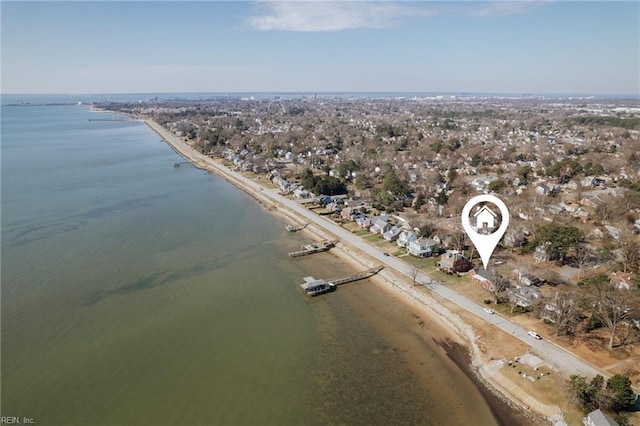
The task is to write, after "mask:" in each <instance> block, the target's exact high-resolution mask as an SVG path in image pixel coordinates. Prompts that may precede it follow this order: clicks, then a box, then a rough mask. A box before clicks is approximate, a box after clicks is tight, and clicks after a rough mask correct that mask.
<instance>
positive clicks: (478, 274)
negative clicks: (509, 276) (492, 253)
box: [469, 268, 501, 292]
mask: <svg viewBox="0 0 640 426" xmlns="http://www.w3.org/2000/svg"><path fill="white" fill-rule="evenodd" d="M469 276H470V277H471V279H472V280H473V281H475V282H477V283H478V284H480V285H481V286H482V288H483V289H484V290H486V291H488V292H493V291H495V290H496V284H495V283H496V282H497V280H499V279H501V278H500V277H499V276H498V274H497V273H496V271H494V270H493V269H487V270H484V269H483V268H475V269H472V270H471V272H470V273H469Z"/></svg>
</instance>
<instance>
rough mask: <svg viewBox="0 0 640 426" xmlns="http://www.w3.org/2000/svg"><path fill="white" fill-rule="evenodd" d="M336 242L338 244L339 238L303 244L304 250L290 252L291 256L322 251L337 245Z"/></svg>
mask: <svg viewBox="0 0 640 426" xmlns="http://www.w3.org/2000/svg"><path fill="white" fill-rule="evenodd" d="M336 244H338V240H331V241H329V240H323V241H320V242H319V243H312V244H306V245H304V246H302V250H299V251H294V252H291V253H289V257H291V258H294V259H295V258H296V257H302V256H307V255H309V254H314V253H320V252H323V251H327V250H329V249H331V248H333V247H335V245H336Z"/></svg>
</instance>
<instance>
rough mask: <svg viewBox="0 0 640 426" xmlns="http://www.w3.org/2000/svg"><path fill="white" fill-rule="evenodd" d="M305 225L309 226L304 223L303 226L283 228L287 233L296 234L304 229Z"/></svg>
mask: <svg viewBox="0 0 640 426" xmlns="http://www.w3.org/2000/svg"><path fill="white" fill-rule="evenodd" d="M307 225H309V224H308V223H305V224H304V225H286V226H285V228H287V231H289V232H298V231H302V230H303V229H304V228H306V227H307Z"/></svg>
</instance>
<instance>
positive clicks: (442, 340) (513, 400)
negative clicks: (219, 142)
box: [142, 119, 559, 425]
mask: <svg viewBox="0 0 640 426" xmlns="http://www.w3.org/2000/svg"><path fill="white" fill-rule="evenodd" d="M142 121H144V122H145V123H146V124H147V125H148V126H149V127H150V128H151V129H152V130H154V131H155V132H156V133H157V134H158V135H159V136H160V137H162V139H164V140H165V141H166V142H167V143H168V144H169V146H170V147H172V149H173V150H174V151H175V152H176V153H178V154H179V155H180V156H182V157H184V158H185V159H187V160H189V161H191V162H192V163H193V164H194V165H195V166H196V167H198V168H201V169H204V170H208V171H211V172H213V173H215V174H217V175H219V176H220V177H222V178H223V179H225V180H227V181H228V182H230V183H231V184H233V185H234V186H236V187H238V188H239V189H241V190H242V191H245V192H246V193H248V194H249V195H251V196H252V197H253V198H255V199H256V200H257V201H258V203H259V204H260V205H262V206H263V207H264V208H265V209H266V210H268V211H269V212H270V213H271V214H274V215H277V216H280V217H281V218H282V219H283V221H285V223H294V224H303V223H307V222H308V221H306V220H305V218H303V217H300V216H299V215H298V214H297V213H296V212H293V211H291V210H290V209H288V208H287V207H286V206H284V205H282V204H281V203H279V202H277V200H275V199H274V198H271V197H270V196H269V194H268V192H269V191H270V190H268V189H266V188H262V187H259V186H258V185H249V184H247V181H246V178H243V177H241V176H240V175H239V174H238V173H236V172H233V171H232V170H229V169H228V168H227V167H225V166H224V165H223V164H222V163H221V161H219V160H217V159H212V158H210V157H208V156H205V155H203V154H201V153H199V152H197V151H195V150H194V149H193V148H191V146H189V145H188V144H187V143H186V142H185V141H183V140H181V139H180V138H178V137H177V136H175V135H174V134H172V133H171V132H169V131H168V130H166V129H165V128H163V127H162V126H160V125H159V124H158V123H156V122H155V121H153V120H150V119H144V120H142ZM301 232H304V233H305V236H307V237H308V238H310V239H313V240H321V239H337V238H336V236H335V235H333V234H331V233H330V232H328V231H327V230H326V229H324V228H322V227H320V226H318V225H317V224H315V223H311V224H309V225H308V226H306V227H305V229H304V230H302V231H301ZM331 253H332V254H333V255H336V256H338V257H339V258H340V259H341V260H343V261H344V262H345V263H348V264H349V265H350V266H351V267H352V268H353V269H354V270H355V271H359V270H363V269H367V268H370V267H373V266H377V265H378V263H377V262H376V261H375V259H372V258H370V257H369V256H368V255H366V254H364V253H362V252H361V251H360V250H359V249H358V248H356V247H354V246H351V245H350V244H348V243H345V242H340V243H339V244H338V245H337V246H336V247H335V248H334V249H332V250H331ZM370 281H371V282H373V283H374V285H376V286H377V287H378V288H379V289H381V290H382V291H383V292H384V293H386V294H387V296H388V297H389V298H390V299H395V300H397V301H398V302H399V303H400V306H402V308H400V309H405V310H406V312H405V313H406V316H405V321H408V322H409V323H413V326H416V327H424V324H428V327H429V335H430V336H432V337H431V338H432V339H433V340H434V341H436V342H437V343H438V344H439V345H440V346H441V347H442V348H443V350H445V352H446V354H447V355H448V356H449V358H451V359H452V360H453V361H454V362H455V363H456V364H457V365H458V367H459V368H460V369H461V370H462V371H464V372H465V374H466V375H467V376H468V377H469V378H470V379H471V380H472V381H473V382H474V383H475V384H476V386H477V387H478V389H480V390H481V392H482V394H483V396H484V398H485V400H486V401H487V403H488V404H489V406H490V407H491V409H492V411H493V412H494V415H495V416H496V418H497V419H498V421H499V423H501V424H532V425H533V424H541V421H542V417H545V418H549V417H551V416H552V415H554V414H555V411H556V408H554V407H551V408H550V407H546V406H544V407H541V409H539V410H538V409H537V408H538V407H537V406H536V405H535V404H531V401H523V400H522V398H517V397H516V395H514V393H513V392H509V391H508V389H507V388H508V387H507V386H504V383H503V382H500V381H497V380H494V377H493V376H492V375H490V374H486V371H485V370H486V369H485V368H483V366H484V365H485V361H484V360H483V359H482V352H481V349H480V347H479V346H478V344H477V335H476V332H475V331H474V329H473V327H472V326H471V325H470V324H467V323H465V322H464V321H463V320H462V319H461V318H460V316H458V315H456V314H455V313H454V312H452V311H451V310H450V309H448V308H446V307H445V306H444V305H443V304H442V303H441V302H440V301H438V300H436V298H434V296H432V295H431V294H429V292H428V290H427V289H426V288H424V287H423V286H413V285H412V283H411V281H410V279H409V278H407V277H405V276H403V275H402V274H400V273H398V272H397V271H394V270H393V269H391V268H386V269H384V270H382V271H381V272H380V273H379V274H378V275H376V276H375V277H373V278H371V279H370ZM396 309H397V307H396ZM414 344H417V343H416V342H414ZM557 411H559V410H557Z"/></svg>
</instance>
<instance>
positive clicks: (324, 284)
mask: <svg viewBox="0 0 640 426" xmlns="http://www.w3.org/2000/svg"><path fill="white" fill-rule="evenodd" d="M383 268H384V266H376V267H374V268H370V269H367V270H365V271H360V272H356V273H354V274H349V275H343V276H340V277H336V278H332V279H329V280H323V279H316V278H314V277H305V278H304V282H303V283H302V284H300V287H302V289H303V290H304V291H305V293H307V295H308V296H318V295H320V294H324V293H329V292H332V291H335V289H336V288H337V287H338V286H339V285H342V284H347V283H352V282H354V281H360V280H364V279H367V278H369V277H372V276H374V275H375V274H377V273H378V272H380V271H381V270H382V269H383Z"/></svg>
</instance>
